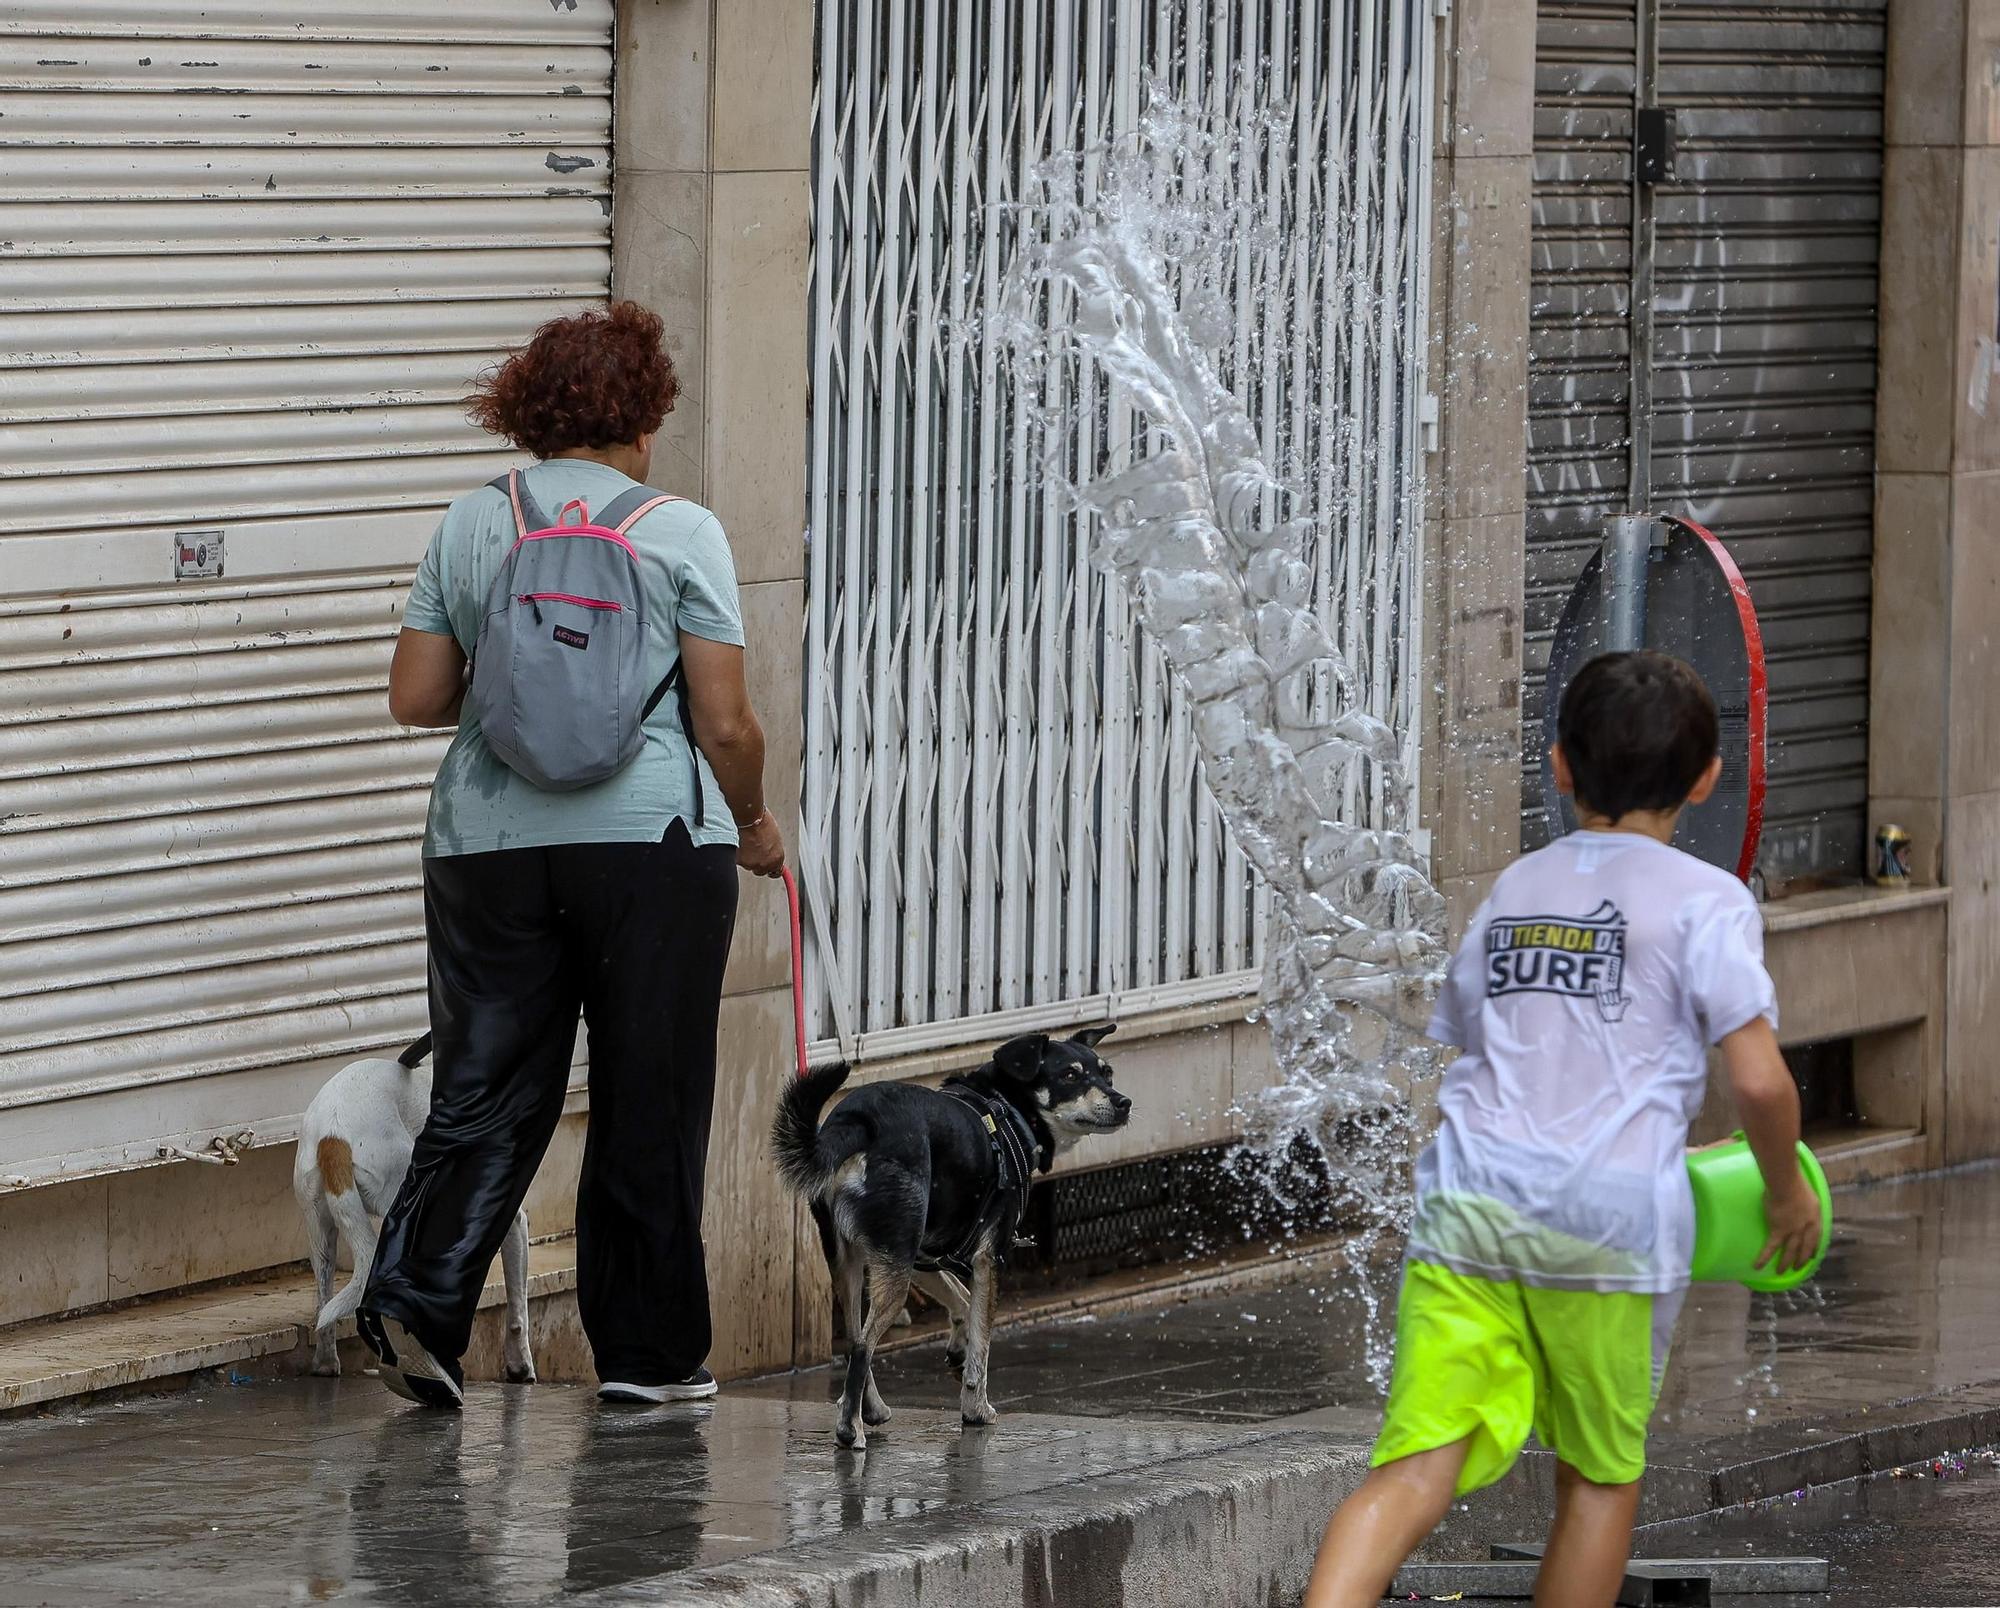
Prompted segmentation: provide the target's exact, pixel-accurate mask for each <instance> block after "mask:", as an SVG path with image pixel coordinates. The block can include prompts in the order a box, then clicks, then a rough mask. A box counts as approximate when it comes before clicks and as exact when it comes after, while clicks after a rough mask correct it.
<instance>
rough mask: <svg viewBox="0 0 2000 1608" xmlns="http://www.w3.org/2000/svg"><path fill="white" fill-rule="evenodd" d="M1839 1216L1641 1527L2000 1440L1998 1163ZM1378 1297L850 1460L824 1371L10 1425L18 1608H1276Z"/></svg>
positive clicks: (1476, 1516)
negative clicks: (842, 1448)
mask: <svg viewBox="0 0 2000 1608" xmlns="http://www.w3.org/2000/svg"><path fill="white" fill-rule="evenodd" d="M1839 1205H1840V1213H1841V1230H1840V1235H1839V1238H1838V1241H1837V1244H1836V1250H1835V1254H1834V1256H1833V1258H1832V1259H1831V1261H1830V1263H1829V1266H1828V1270H1827V1273H1826V1275H1825V1277H1824V1278H1823V1280H1822V1281H1821V1284H1820V1286H1819V1289H1818V1292H1817V1293H1816V1294H1815V1295H1814V1296H1811V1297H1801V1298H1793V1299H1789V1300H1782V1301H1771V1300H1768V1299H1764V1298H1758V1299H1756V1300H1752V1299H1751V1298H1749V1297H1748V1296H1746V1295H1744V1294H1742V1293H1740V1292H1734V1291H1713V1292H1708V1291H1705V1292H1702V1294H1701V1296H1700V1297H1699V1298H1698V1299H1697V1301H1695V1302H1694V1303H1692V1304H1691V1307H1690V1312H1689V1317H1688V1319H1687V1321H1686V1324H1685V1326H1684V1330H1683V1339H1682V1343H1681V1345H1680V1347H1679V1350H1678V1354H1677V1356H1676V1360H1675V1364H1674V1368H1673V1371H1672V1373H1671V1375H1670V1379H1669V1384H1668V1389H1667V1393H1666V1396H1665V1398H1664V1400H1663V1402H1662V1407H1661V1414H1660V1420H1659V1425H1658V1435H1657V1439H1656V1442H1655V1446H1654V1455H1655V1464H1656V1467H1655V1472H1654V1474H1653V1476H1652V1477H1651V1479H1650V1480H1649V1484H1648V1489H1647V1495H1646V1515H1647V1517H1648V1518H1650V1519H1654V1520H1661V1519H1670V1518H1679V1517H1685V1516H1689V1515H1695V1514H1702V1513H1707V1512H1711V1511H1714V1510H1717V1509H1719V1508H1725V1507H1728V1506H1730V1505H1732V1504H1739V1503H1741V1502H1743V1501H1745V1500H1747V1499H1750V1498H1754V1497H1758V1496H1770V1495H1778V1494H1782V1493H1785V1492H1789V1491H1792V1490H1795V1489H1798V1488H1799V1487H1802V1486H1806V1485H1809V1484H1818V1483H1823V1482H1826V1481H1832V1480H1838V1479H1842V1478H1846V1477H1849V1476H1851V1475H1854V1474H1858V1473H1862V1472H1865V1471H1867V1470H1870V1469H1880V1468H1885V1467H1890V1466H1895V1465H1898V1464H1901V1463H1905V1462H1909V1461H1911V1460H1914V1459H1917V1458H1921V1457H1929V1456H1933V1455H1936V1454H1938V1453H1940V1452H1942V1451H1945V1450H1948V1449H1951V1448H1955V1447H1962V1446H1966V1445H1971V1444H1975V1443H1979V1442H1983V1441H1993V1440H2000V1279H1996V1277H1995V1270H1996V1266H2000V1257H1996V1253H2000V1172H1994V1171H1981V1172H1970V1173H1962V1174H1958V1175H1954V1176H1950V1177H1946V1178H1942V1179H1933V1180H1925V1181H1919V1182H1916V1183H1911V1184H1901V1185H1893V1186H1885V1187H1882V1188H1878V1189H1875V1190H1871V1191H1866V1192H1860V1193H1850V1194H1846V1195H1843V1196H1842V1197H1840V1202H1839ZM1390 1276H1391V1275H1389V1274H1387V1273H1385V1274H1384V1275H1383V1279H1384V1281H1385V1282H1386V1281H1387V1280H1388V1278H1389V1277H1390ZM1361 1309H1362V1303H1361V1300H1360V1298H1359V1295H1358V1293H1357V1292H1356V1291H1355V1290H1354V1289H1353V1287H1352V1285H1351V1283H1350V1282H1349V1281H1347V1280H1346V1278H1345V1277H1344V1275H1338V1274H1336V1273H1335V1272H1334V1270H1333V1269H1332V1268H1331V1267H1329V1266H1327V1265H1325V1264H1319V1265H1310V1266H1306V1267H1304V1268H1302V1269H1301V1277H1300V1278H1299V1279H1297V1280H1296V1281H1294V1282H1293V1283H1291V1284H1289V1285H1285V1286H1282V1287H1278V1288H1266V1289H1260V1290H1256V1291H1253V1292H1234V1291H1224V1292H1222V1293H1219V1294H1212V1295H1208V1296H1205V1297H1203V1298H1202V1299H1199V1300H1191V1301H1189V1302H1187V1303H1185V1304H1181V1305H1178V1306H1175V1307H1172V1308H1169V1309H1167V1310H1163V1311H1154V1312H1147V1313H1138V1314H1133V1315H1128V1316H1123V1317H1117V1318H1109V1317H1100V1318H1097V1319H1095V1320H1091V1319H1082V1320H1074V1321H1067V1322H1061V1323H1054V1324H1049V1325H1045V1326H1043V1327H1041V1328H1038V1329H1032V1330H1019V1331H1010V1332H1007V1333H1003V1334H1002V1335H1001V1336H1000V1338H999V1340H998V1341H997V1342H996V1346H995V1353H994V1371H995V1385H996V1392H995V1394H996V1400H997V1401H998V1403H999V1405H1000V1406H1001V1408H1002V1412H1003V1414H1004V1416H1003V1418H1002V1420H1001V1422H1000V1423H999V1425H997V1426H996V1427H994V1428H993V1429H990V1430H985V1431H974V1432H962V1431H961V1430H960V1429H959V1427H958V1425H957V1422H956V1413H955V1405H956V1396H955V1388H954V1386H953V1385H952V1382H951V1381H950V1380H949V1379H948V1378H947V1377H946V1376H945V1374H944V1372H943V1367H942V1359H941V1357H940V1356H939V1355H938V1353H937V1351H936V1349H935V1348H933V1347H931V1346H921V1347H917V1348H913V1349H911V1350H908V1351H905V1352H902V1353H900V1354H897V1355H895V1356H893V1357H891V1358H890V1359H888V1360H887V1361H886V1363H885V1365H884V1372H883V1381H882V1382H883V1389H884V1393H885V1394H886V1395H887V1397H888V1399H889V1402H890V1404H891V1406H892V1407H894V1408H895V1409H896V1413H897V1416H896V1420H895V1422H894V1423H892V1424H891V1425H890V1426H889V1427H888V1429H887V1430H886V1431H885V1432H883V1433H882V1434H881V1435H879V1436H878V1437H875V1438H873V1439H872V1441H871V1449H870V1450H869V1452H868V1453H867V1454H865V1456H860V1457H856V1456H853V1455H850V1454H841V1453H838V1452H837V1451H836V1450H835V1448H834V1445H833V1441H832V1422H833V1414H832V1409H831V1407H830V1405H829V1404H828V1396H829V1393H830V1389H831V1378H830V1375H829V1374H828V1373H827V1372H826V1371H825V1370H821V1371H819V1372H816V1373H811V1374H803V1375H794V1376H788V1377H786V1378H782V1379H774V1380H766V1381H760V1382H757V1383H754V1384H752V1385H749V1386H745V1387H736V1388H732V1389H731V1391H730V1392H729V1393H728V1394H727V1395H726V1396H725V1397H724V1398H723V1399H722V1400H721V1401H720V1402H718V1403H715V1404H713V1405H703V1406H692V1407H678V1408H670V1409H661V1410H656V1411H638V1412H633V1411H611V1410H606V1409H601V1408H600V1407H599V1406H598V1405H597V1403H596V1402H595V1400H594V1398H593V1397H592V1396H591V1395H590V1394H589V1393H588V1392H587V1391H584V1390H579V1389H576V1388H574V1387H563V1386H549V1385H543V1386H535V1387H530V1388H512V1389H510V1388H507V1387H500V1386H482V1387H477V1388H475V1389H474V1390H473V1391H472V1393H471V1396H470V1402H469V1410H468V1411H467V1413H466V1414H465V1415H464V1416H463V1417H462V1418H445V1417H437V1416H432V1415H427V1414H422V1413H417V1412H414V1411H411V1410H407V1409H404V1408H402V1407H400V1406H399V1405H398V1404H396V1403H394V1402H393V1401H392V1399H391V1398H390V1397H389V1396H388V1395H387V1394H386V1393H385V1392H383V1391H382V1389H381V1388H380V1386H379V1385H378V1384H377V1383H376V1382H374V1381H372V1380H368V1379H363V1378H358V1377H350V1378H348V1379H346V1380H343V1381H340V1382H337V1383H336V1382H330V1381H283V1382H266V1381H256V1380H245V1381H244V1382H243V1383H241V1384H239V1385H233V1386H232V1385H225V1386H221V1387H216V1388H211V1389H209V1390H207V1391H205V1392H202V1393H197V1394H193V1395H180V1396H174V1397H168V1398H162V1399H159V1400H154V1401H143V1402H128V1403H123V1404H114V1405H109V1406H105V1407H101V1408H94V1409H84V1410H81V1411H78V1410H75V1409H70V1410H66V1411H63V1412H60V1413H57V1414H52V1415H50V1416H47V1417H42V1418H27V1419H17V1420H13V1421H10V1422H6V1423H0V1604H6V1605H13V1604H26V1603H54V1602H64V1603H74V1602H79V1601H84V1602H195V1601H200V1602H204V1603H236V1602H241V1603H245V1604H249V1603H257V1604H264V1603H271V1602H282V1601H305V1600H310V1601H350V1602H384V1603H387V1602H396V1603H439V1604H457V1603H467V1604H471V1603H480V1604H488V1603H493V1604H501V1603H525V1602H545V1601H552V1600H554V1599H557V1598H572V1597H573V1598H577V1599H580V1600H584V1601H590V1602H601V1603H670V1604H692V1603H733V1604H744V1605H750V1604H760V1605H761V1604H786V1605H794V1604H797V1605H807V1604H811V1605H823V1608H834V1605H843V1608H844V1605H848V1604H858V1603H861V1602H866V1603H869V1604H870V1605H871V1608H902V1605H908V1608H918V1605H931V1604H944V1603H949V1604H953V1605H955V1608H956V1605H986V1604H992V1605H994V1608H1013V1605H1015V1604H1033V1605H1037V1608H1058V1605H1060V1608H1072V1605H1076V1608H1097V1605H1099V1604H1104V1605H1107V1608H1109V1605H1117V1608H1142V1605H1152V1604H1160V1605H1171V1604H1182V1603H1190V1604H1195V1603H1198V1604H1201V1605H1202V1608H1229V1605H1234V1604H1242V1605H1245V1608H1249V1605H1251V1604H1256V1605H1258V1608H1269V1605H1272V1604H1280V1605H1282V1604H1285V1603H1288V1602H1291V1601H1295V1600H1296V1592H1297V1590H1298V1587H1299V1584H1300V1582H1301V1581H1302V1580H1303V1576H1304V1572H1305V1569H1306V1567H1307V1566H1308V1564H1309V1561H1310V1552H1311V1546H1312V1542H1313V1539H1314V1537H1315V1535H1316V1533H1317V1531H1318V1528H1319V1526H1320V1524H1321V1523H1322V1522H1323V1520H1324V1517H1325V1514H1326V1512H1327V1510H1328V1508H1329V1507H1330V1506H1331V1504H1332V1503H1333V1502H1334V1501H1335V1500H1337V1498H1338V1497H1339V1495H1340V1494H1341V1493H1343V1492H1344V1491H1345V1490H1347V1489H1348V1488H1350V1487H1351V1485H1352V1483H1353V1481H1354V1480H1356V1479H1357V1478H1358V1477H1359V1473H1360V1468H1361V1466H1362V1463H1363V1461H1364V1458H1365V1448H1366V1443H1367V1439H1368V1435H1369V1432H1370V1430H1371V1428H1372V1424H1373V1419H1374V1407H1373V1405H1372V1402H1373V1396H1372V1392H1371V1390H1370V1388H1369V1385H1368V1381H1367V1378H1366V1370H1365V1367H1364V1366H1363V1363H1362V1361H1361V1355H1360V1346H1359V1343H1358V1342H1359V1337H1360V1332H1361V1324H1360V1313H1361ZM1551 1472H1552V1470H1551V1469H1550V1466H1549V1463H1548V1459H1547V1458H1546V1456H1545V1455H1540V1454H1533V1453H1531V1454H1530V1455H1529V1456H1528V1457H1527V1458H1525V1459H1524V1460H1523V1463H1522V1465H1521V1467H1520V1468H1519V1469H1518V1470H1517V1472H1516V1473H1515V1474H1514V1475H1513V1476H1511V1477H1510V1479H1509V1480H1508V1481H1507V1482H1506V1483H1505V1484H1504V1485H1503V1486H1502V1487H1500V1488H1498V1489H1497V1490H1496V1491H1494V1492H1492V1493H1488V1494H1486V1495H1485V1496H1483V1497H1482V1498H1481V1499H1480V1500H1478V1501H1476V1502H1474V1503H1472V1504H1470V1505H1469V1507H1468V1509H1467V1510H1466V1511H1462V1512H1458V1513H1455V1514H1454V1515H1453V1519H1452V1522H1451V1524H1450V1526H1448V1528H1447V1530H1446V1532H1445V1533H1444V1534H1443V1535H1442V1536H1441V1537H1440V1539H1439V1541H1438V1543H1437V1545H1436V1547H1435V1548H1434V1549H1433V1551H1432V1553H1431V1555H1432V1556H1435V1557H1453V1556H1457V1557H1472V1556H1479V1555H1483V1552H1484V1548H1485V1546H1486V1544H1487V1543H1488V1542H1489V1541H1492V1540H1495V1539H1518V1538H1521V1537H1523V1536H1528V1535H1532V1534H1533V1533H1534V1532H1535V1530H1536V1529H1537V1528H1538V1527H1539V1525H1540V1524H1541V1523H1542V1522H1543V1517H1544V1515H1545V1512H1546V1507H1547V1501H1548V1497H1549V1486H1550V1475H1551Z"/></svg>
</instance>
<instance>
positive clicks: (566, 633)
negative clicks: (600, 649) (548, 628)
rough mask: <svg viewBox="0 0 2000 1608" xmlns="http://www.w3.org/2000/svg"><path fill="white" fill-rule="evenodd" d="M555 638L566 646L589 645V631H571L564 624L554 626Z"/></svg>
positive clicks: (583, 646)
mask: <svg viewBox="0 0 2000 1608" xmlns="http://www.w3.org/2000/svg"><path fill="white" fill-rule="evenodd" d="M555 639H556V640H557V641H558V642H560V643H561V644H562V645H563V646H564V647H566V648H587V647H589V646H590V633H589V632H588V631H572V630H571V629H570V628H569V627H568V626H566V625H559V626H557V627H556V629H555Z"/></svg>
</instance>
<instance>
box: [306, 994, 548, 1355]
mask: <svg viewBox="0 0 2000 1608" xmlns="http://www.w3.org/2000/svg"><path fill="white" fill-rule="evenodd" d="M430 1053H431V1036H430V1034H428V1033H426V1034H425V1035H424V1036H423V1037H422V1038H420V1039H418V1040H417V1042H416V1043H414V1044H412V1045H411V1046H410V1047H409V1048H408V1049H407V1050H405V1051H403V1053H402V1054H401V1055H400V1056H398V1057H397V1058H396V1059H395V1060H393V1061H386V1060H381V1059H370V1060H366V1061H354V1062H351V1063H349V1064H348V1065H347V1066H344V1067H342V1068H341V1069H340V1070H339V1071H338V1072H336V1073H335V1074H334V1075H333V1076H332V1077H331V1078H329V1079H327V1082H326V1087H325V1088H323V1089H321V1090H320V1091H319V1093H318V1094H316V1095H315V1096H314V1097H313V1103H312V1104H311V1105H310V1106H308V1107H307V1108H306V1114H305V1117H304V1119H303V1120H302V1121H301V1122H300V1124H299V1156H298V1162H297V1165H296V1166H295V1167H294V1168H293V1170H292V1189H293V1190H294V1192H296V1193H297V1195H298V1197H299V1209H300V1210H301V1211H302V1212H304V1213H305V1218H306V1238H307V1240H308V1242H309V1248H310V1250H311V1253H312V1265H313V1277H314V1278H315V1279H316V1280H317V1281H318V1284H319V1309H318V1310H319V1316H318V1317H317V1318H316V1319H315V1320H314V1323H313V1331H314V1332H313V1361H312V1371H313V1372H314V1373H316V1374H325V1375H328V1376H329V1377H333V1378H337V1377H339V1374H340V1352H339V1349H338V1347H337V1346H336V1344H335V1341H334V1325H335V1324H337V1323H339V1322H340V1320H341V1319H342V1318H345V1317H348V1316H350V1315H351V1314H352V1313H353V1312H354V1309H355V1308H356V1307H358V1306H360V1305H361V1293H362V1291H363V1290H365V1289H366V1288H367V1287H368V1272H369V1269H370V1268H372V1267H373V1266H374V1265H375V1240H376V1227H375V1225H376V1222H377V1221H378V1220H379V1219H380V1218H381V1217H382V1216H383V1215H384V1214H385V1213H386V1212H387V1211H388V1210H389V1207H390V1205H391V1203H392V1202H393V1201H394V1200H395V1198H396V1191H397V1190H399V1189H401V1188H402V1187H403V1174H405V1173H406V1172H408V1171H409V1170H410V1152H411V1150H412V1149H413V1148H414V1147H415V1145H416V1141H417V1134H418V1132H419V1131H420V1130H421V1129H422V1128H423V1125H424V1118H425V1117H426V1116H428V1115H429V1113H430V1109H431V1074H430V1071H429V1069H428V1068H427V1067H425V1066H424V1065H423V1061H424V1058H425V1057H426V1056H428V1055H429V1054H430ZM336 1237H338V1238H342V1239H345V1240H346V1241H347V1248H348V1251H349V1252H350V1253H351V1254H352V1256H353V1258H354V1276H353V1277H352V1278H351V1279H349V1280H348V1281H347V1287H346V1288H345V1289H343V1290H342V1291H341V1292H340V1293H339V1294H338V1295H335V1294H334V1293H333V1259H334V1254H335V1251H336V1249H337V1245H336ZM500 1267H501V1270H502V1272H503V1274H504V1275H505V1277H506V1281H507V1342H506V1361H507V1377H508V1379H510V1380H511V1381H513V1382H514V1383H515V1384H518V1385H525V1384H532V1383H533V1382H534V1378H535V1359H534V1357H533V1355H532V1354H531V1353H530V1351H529V1349H528V1213H527V1211H526V1209H525V1208H523V1209H522V1210H521V1211H520V1212H518V1213H516V1214H515V1217H514V1221H513V1224H512V1226H510V1227H509V1228H508V1230H507V1238H506V1241H505V1242H504V1243H503V1244H502V1245H501V1247H500Z"/></svg>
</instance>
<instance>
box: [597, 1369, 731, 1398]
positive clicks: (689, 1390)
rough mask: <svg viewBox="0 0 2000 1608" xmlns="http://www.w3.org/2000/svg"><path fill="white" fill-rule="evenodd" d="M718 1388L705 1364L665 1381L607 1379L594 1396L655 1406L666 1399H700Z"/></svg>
mask: <svg viewBox="0 0 2000 1608" xmlns="http://www.w3.org/2000/svg"><path fill="white" fill-rule="evenodd" d="M719 1389H721V1387H720V1386H719V1385H717V1384H716V1382H715V1375H714V1374H712V1373H710V1372H709V1371H708V1370H707V1369H706V1368H697V1369H695V1371H694V1372H693V1373H691V1374H689V1375H688V1376H687V1378H685V1379H676V1380H674V1381H673V1382H672V1383H671V1384H665V1385H628V1384H623V1383H621V1382H620V1381H618V1380H615V1379H607V1380H605V1381H604V1382H603V1383H602V1384H600V1385H599V1386H598V1387H597V1399H598V1400H599V1401H617V1402H635V1403H640V1404H643V1405H645V1406H648V1407H658V1406H660V1405H661V1404H662V1403H663V1402H669V1401H704V1400H706V1399H707V1398H708V1397H710V1396H713V1395H714V1394H716V1392H717V1391H718V1390H719Z"/></svg>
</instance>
